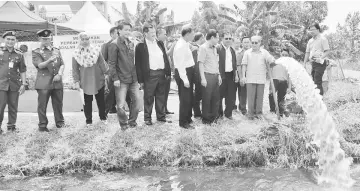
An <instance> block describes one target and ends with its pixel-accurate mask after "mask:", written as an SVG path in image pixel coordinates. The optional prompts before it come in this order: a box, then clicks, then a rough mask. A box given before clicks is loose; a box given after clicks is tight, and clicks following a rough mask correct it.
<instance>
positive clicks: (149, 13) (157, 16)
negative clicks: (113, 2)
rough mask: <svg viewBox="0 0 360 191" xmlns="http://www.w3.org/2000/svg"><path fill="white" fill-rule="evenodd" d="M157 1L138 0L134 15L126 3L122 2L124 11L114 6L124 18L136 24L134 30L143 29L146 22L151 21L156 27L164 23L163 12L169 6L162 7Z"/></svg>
mask: <svg viewBox="0 0 360 191" xmlns="http://www.w3.org/2000/svg"><path fill="white" fill-rule="evenodd" d="M159 5H160V3H159V2H157V1H138V2H137V6H136V14H135V15H132V14H130V12H129V11H128V10H127V6H126V3H122V12H120V11H119V10H117V9H116V8H114V7H113V9H114V10H115V11H117V12H118V13H120V14H121V15H123V17H124V20H125V21H127V22H130V23H131V24H132V25H133V26H134V30H137V31H141V29H142V26H143V25H144V24H145V23H150V24H152V25H153V26H155V27H160V26H162V25H163V24H164V17H163V13H164V12H165V11H166V10H167V8H160V7H159Z"/></svg>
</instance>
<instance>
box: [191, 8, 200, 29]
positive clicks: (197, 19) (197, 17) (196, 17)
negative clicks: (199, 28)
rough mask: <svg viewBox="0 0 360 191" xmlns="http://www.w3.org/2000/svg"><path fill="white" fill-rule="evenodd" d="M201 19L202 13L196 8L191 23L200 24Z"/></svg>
mask: <svg viewBox="0 0 360 191" xmlns="http://www.w3.org/2000/svg"><path fill="white" fill-rule="evenodd" d="M200 20H201V16H200V13H199V12H198V11H197V10H195V11H194V14H193V16H192V18H191V25H192V26H196V25H198V23H199V22H200Z"/></svg>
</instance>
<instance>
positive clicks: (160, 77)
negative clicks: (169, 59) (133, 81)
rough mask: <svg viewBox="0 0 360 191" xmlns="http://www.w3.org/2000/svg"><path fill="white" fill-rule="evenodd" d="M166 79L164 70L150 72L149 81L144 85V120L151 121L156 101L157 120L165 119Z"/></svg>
mask: <svg viewBox="0 0 360 191" xmlns="http://www.w3.org/2000/svg"><path fill="white" fill-rule="evenodd" d="M166 81H167V80H166V78H165V72H164V70H150V76H149V79H148V80H146V81H145V83H144V120H145V121H151V113H152V110H153V105H154V99H155V111H156V118H157V120H164V119H165V94H166V92H165V88H166V83H167V82H166Z"/></svg>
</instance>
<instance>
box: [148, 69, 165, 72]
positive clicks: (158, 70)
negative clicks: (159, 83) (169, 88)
mask: <svg viewBox="0 0 360 191" xmlns="http://www.w3.org/2000/svg"><path fill="white" fill-rule="evenodd" d="M150 71H152V72H160V71H164V69H157V70H152V69H150Z"/></svg>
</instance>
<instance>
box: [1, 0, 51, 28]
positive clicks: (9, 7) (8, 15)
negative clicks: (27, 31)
mask: <svg viewBox="0 0 360 191" xmlns="http://www.w3.org/2000/svg"><path fill="white" fill-rule="evenodd" d="M0 22H13V23H45V22H46V21H45V20H44V19H43V18H41V17H40V16H39V15H37V14H35V13H33V12H31V11H30V10H29V9H27V8H26V7H25V6H24V5H23V4H22V3H20V2H17V1H7V2H5V3H4V5H3V6H1V7H0Z"/></svg>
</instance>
